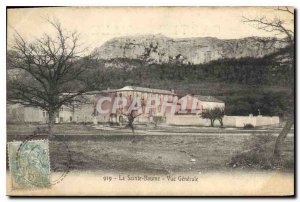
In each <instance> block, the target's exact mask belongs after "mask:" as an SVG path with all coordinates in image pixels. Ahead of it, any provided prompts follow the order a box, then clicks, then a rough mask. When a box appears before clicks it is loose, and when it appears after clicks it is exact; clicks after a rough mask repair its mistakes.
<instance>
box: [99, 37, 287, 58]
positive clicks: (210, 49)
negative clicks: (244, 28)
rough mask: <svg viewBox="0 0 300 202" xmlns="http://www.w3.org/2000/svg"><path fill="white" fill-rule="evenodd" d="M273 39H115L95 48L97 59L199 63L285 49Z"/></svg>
mask: <svg viewBox="0 0 300 202" xmlns="http://www.w3.org/2000/svg"><path fill="white" fill-rule="evenodd" d="M284 46H285V45H284V44H283V43H279V42H278V41H274V40H272V38H258V37H248V38H243V39H228V40H222V39H218V38H213V37H203V38H181V39H172V38H168V37H165V36H163V35H142V36H130V37H129V36H128V37H119V38H114V39H111V40H109V41H107V42H106V43H104V44H103V45H102V46H100V47H99V48H96V49H95V53H96V54H97V56H98V57H99V59H113V58H129V59H143V60H145V61H149V62H154V63H168V62H172V61H179V62H182V63H186V64H188V63H190V64H201V63H207V62H210V61H212V60H217V59H222V58H241V57H262V56H264V55H267V54H269V53H272V52H274V51H275V50H276V49H277V48H280V47H284Z"/></svg>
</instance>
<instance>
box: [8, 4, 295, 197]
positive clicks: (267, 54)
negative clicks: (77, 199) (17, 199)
mask: <svg viewBox="0 0 300 202" xmlns="http://www.w3.org/2000/svg"><path fill="white" fill-rule="evenodd" d="M294 38H295V36H294V8H292V7H22V8H21V7H20V8H18V7H14V8H7V56H6V58H7V61H6V63H7V65H6V74H7V76H6V78H7V80H6V86H7V100H6V103H7V104H6V110H7V113H6V114H7V116H6V120H7V135H6V141H7V142H6V143H7V150H6V155H7V163H6V169H7V172H6V184H7V188H6V191H7V195H9V196H294V195H295V190H294V186H295V178H294V176H295V170H294V168H295V162H294V160H295V159H294V156H295V148H294V145H295V137H294V133H295V129H294V119H295V117H294V114H295V109H294V105H295V103H294V102H295V91H294V85H295V58H294V57H295V56H294V55H295V54H294V43H295V39H294Z"/></svg>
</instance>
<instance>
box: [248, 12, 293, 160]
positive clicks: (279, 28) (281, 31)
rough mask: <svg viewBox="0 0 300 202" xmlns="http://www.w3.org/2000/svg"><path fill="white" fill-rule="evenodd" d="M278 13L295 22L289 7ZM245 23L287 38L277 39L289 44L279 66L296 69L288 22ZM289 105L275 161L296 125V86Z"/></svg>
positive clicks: (255, 20)
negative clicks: (287, 16) (282, 64)
mask: <svg viewBox="0 0 300 202" xmlns="http://www.w3.org/2000/svg"><path fill="white" fill-rule="evenodd" d="M276 10H277V11H280V12H284V13H286V14H287V15H290V16H291V17H292V18H291V19H292V22H293V21H294V11H293V10H291V9H290V8H289V7H278V8H277V9H276ZM243 19H244V22H246V23H253V24H254V25H255V26H256V28H257V29H259V30H263V31H266V32H271V33H274V35H275V36H278V35H282V36H284V37H285V38H283V39H277V40H279V41H284V42H286V43H287V50H288V51H287V53H288V54H286V55H284V58H283V57H281V58H278V61H277V62H278V64H281V63H282V61H284V62H285V64H286V65H291V66H293V67H294V30H291V29H289V28H288V27H287V26H286V22H285V21H284V20H283V19H280V18H278V17H276V18H274V19H268V18H267V17H265V16H262V17H256V18H252V19H251V18H247V17H243ZM288 101H289V105H290V109H289V110H288V111H287V112H286V113H285V116H286V117H287V121H286V123H285V126H284V128H283V129H282V131H281V132H280V134H279V135H278V137H277V139H276V143H275V146H274V152H273V157H274V159H279V158H280V156H281V149H280V147H281V145H282V143H283V142H284V140H285V138H286V136H287V135H288V133H289V131H290V130H291V128H292V126H293V124H294V85H291V95H290V96H289V100H288Z"/></svg>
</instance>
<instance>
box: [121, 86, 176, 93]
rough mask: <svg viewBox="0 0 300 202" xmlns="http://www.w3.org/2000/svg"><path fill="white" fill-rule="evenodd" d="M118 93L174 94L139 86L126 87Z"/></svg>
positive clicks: (168, 91)
mask: <svg viewBox="0 0 300 202" xmlns="http://www.w3.org/2000/svg"><path fill="white" fill-rule="evenodd" d="M118 91H138V92H147V93H159V94H174V93H172V91H170V90H162V89H154V88H144V87H137V86H125V87H123V88H121V89H119V90H118Z"/></svg>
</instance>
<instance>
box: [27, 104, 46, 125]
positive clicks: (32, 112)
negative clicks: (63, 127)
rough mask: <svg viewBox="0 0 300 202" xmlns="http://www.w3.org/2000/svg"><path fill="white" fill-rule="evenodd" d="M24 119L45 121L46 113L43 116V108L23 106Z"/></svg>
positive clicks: (38, 121)
mask: <svg viewBox="0 0 300 202" xmlns="http://www.w3.org/2000/svg"><path fill="white" fill-rule="evenodd" d="M24 121H25V122H26V123H32V122H37V123H46V114H45V116H44V114H43V110H41V109H39V108H36V107H25V108H24Z"/></svg>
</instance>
